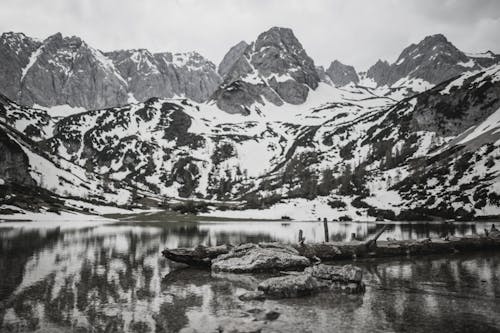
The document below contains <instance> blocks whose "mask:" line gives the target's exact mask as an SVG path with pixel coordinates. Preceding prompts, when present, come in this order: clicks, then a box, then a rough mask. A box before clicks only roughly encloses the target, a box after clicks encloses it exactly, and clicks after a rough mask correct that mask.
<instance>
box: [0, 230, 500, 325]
mask: <svg viewBox="0 0 500 333" xmlns="http://www.w3.org/2000/svg"><path fill="white" fill-rule="evenodd" d="M490 225H491V224H490V223H487V224H486V223H484V224H483V223H477V224H472V223H470V224H467V223H463V224H458V223H455V224H454V225H446V226H445V225H441V224H433V223H430V224H429V223H413V224H408V223H401V224H394V225H391V229H390V230H389V231H387V232H386V233H385V234H384V235H383V236H382V239H385V237H391V238H397V239H409V238H425V237H433V236H438V235H440V234H442V233H444V232H448V233H450V234H455V235H465V234H473V233H479V232H481V233H482V230H483V229H484V228H485V227H486V226H488V227H489V226H490ZM497 227H500V224H499V223H497ZM378 228H380V225H376V224H373V223H329V230H330V239H332V240H350V239H351V237H352V233H355V234H356V238H358V239H366V238H367V237H370V236H371V235H373V234H374V233H375V232H376V231H377V229H378ZM299 229H302V230H304V235H305V237H306V241H322V240H323V237H324V233H323V224H322V223H300V222H290V223H287V222H285V224H282V223H281V222H224V223H209V222H205V223H175V222H169V223H132V222H131V223H121V224H109V223H108V224H98V223H84V222H81V223H76V222H75V223H71V222H70V223H68V222H67V223H60V224H57V223H53V224H51V223H41V222H38V223H37V222H34V223H0V331H1V332H32V331H36V332H68V331H70V332H155V331H156V332H217V330H218V328H219V327H226V328H227V327H230V326H231V325H233V326H235V327H237V328H239V329H240V330H245V329H247V331H252V330H255V329H254V326H255V325H257V324H259V325H260V324H261V323H262V321H257V322H256V321H254V320H253V319H254V318H257V319H261V317H262V313H265V312H266V311H270V310H275V311H277V312H279V313H280V314H281V315H280V317H279V318H278V319H277V320H274V321H268V322H267V323H266V324H263V326H262V327H259V328H261V329H262V332H276V331H279V332H290V331H293V332H302V331H303V332H334V331H365V332H374V331H380V332H392V331H398V332H400V331H407V332H431V331H442V332H453V331H457V332H460V331H463V332H467V331H474V332H498V331H500V319H499V318H500V254H498V253H480V254H474V255H467V256H466V255H452V256H449V257H448V258H446V259H444V258H441V257H422V258H411V259H408V258H405V259H392V260H384V261H380V260H377V261H358V262H356V263H355V264H356V265H359V266H360V267H363V269H364V273H365V282H366V283H367V285H368V286H367V291H366V293H365V294H364V295H342V294H332V293H325V294H322V295H319V296H314V297H307V298H302V299H288V300H272V301H271V300H268V301H265V302H242V301H240V300H239V299H238V297H237V296H238V295H239V294H241V293H243V292H244V291H246V290H250V289H254V288H255V287H256V284H257V283H258V282H259V281H260V280H262V279H263V278H264V277H262V276H246V275H243V276H238V275H227V274H226V275H220V274H219V275H211V274H210V272H209V271H203V270H193V269H183V268H181V267H179V265H176V264H173V263H170V262H168V261H167V260H164V259H163V258H162V257H161V256H160V255H159V252H160V251H161V250H162V249H163V248H165V247H178V246H194V245H197V244H200V243H203V244H206V245H215V244H221V243H225V242H230V243H233V244H237V243H242V242H248V241H275V240H280V241H289V242H295V239H296V238H297V234H298V230H299Z"/></svg>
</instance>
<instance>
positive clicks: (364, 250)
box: [162, 228, 500, 267]
mask: <svg viewBox="0 0 500 333" xmlns="http://www.w3.org/2000/svg"><path fill="white" fill-rule="evenodd" d="M384 231H385V228H383V229H381V230H380V231H379V232H377V234H376V235H375V237H374V238H372V239H370V240H368V241H366V242H360V241H351V242H328V243H312V244H305V243H299V244H294V245H292V246H293V247H294V248H295V249H296V250H297V251H298V252H299V254H300V255H302V256H304V257H307V258H309V259H310V260H311V261H317V259H320V260H322V261H336V260H346V259H355V258H383V257H397V256H408V255H428V254H448V253H455V252H473V251H479V250H500V232H499V231H497V230H495V229H493V228H492V230H491V231H490V232H489V233H488V235H485V236H478V235H471V236H465V237H446V238H444V239H443V238H434V239H430V238H427V239H420V240H391V241H377V239H378V238H379V237H380V235H382V233H383V232H384ZM231 248H232V247H231V246H229V245H223V246H216V247H202V246H199V247H197V248H194V249H183V248H179V249H171V250H169V249H167V250H164V251H163V252H162V253H163V255H164V256H165V257H166V258H168V259H170V260H173V261H176V262H181V263H184V264H188V265H192V266H206V267H209V266H210V265H211V262H212V259H215V258H216V257H218V256H219V255H222V254H226V253H228V252H229V251H230V250H231Z"/></svg>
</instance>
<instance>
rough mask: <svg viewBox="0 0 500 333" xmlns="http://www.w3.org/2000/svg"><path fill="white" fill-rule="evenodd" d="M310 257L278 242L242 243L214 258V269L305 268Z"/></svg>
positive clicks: (247, 270)
mask: <svg viewBox="0 0 500 333" xmlns="http://www.w3.org/2000/svg"><path fill="white" fill-rule="evenodd" d="M309 265H310V261H309V259H307V258H306V257H303V256H301V255H299V254H298V252H297V250H295V249H293V248H291V247H288V246H279V245H277V244H259V245H255V244H252V245H246V244H245V245H242V246H238V247H236V248H234V249H233V250H232V251H231V252H229V253H227V254H223V255H220V256H218V257H217V258H215V259H214V260H212V271H214V272H231V273H251V272H269V271H282V270H291V269H303V268H304V267H307V266H309Z"/></svg>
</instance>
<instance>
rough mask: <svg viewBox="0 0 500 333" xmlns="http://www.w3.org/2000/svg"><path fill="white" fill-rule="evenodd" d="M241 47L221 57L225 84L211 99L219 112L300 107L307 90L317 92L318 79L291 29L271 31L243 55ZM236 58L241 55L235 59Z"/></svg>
mask: <svg viewBox="0 0 500 333" xmlns="http://www.w3.org/2000/svg"><path fill="white" fill-rule="evenodd" d="M243 45H244V44H238V46H236V47H233V48H232V49H231V50H230V51H229V53H228V54H227V55H226V56H225V57H224V59H225V61H223V64H224V67H222V68H223V69H222V71H223V72H222V73H225V76H224V83H223V85H222V86H221V87H220V88H219V90H217V91H216V93H215V94H214V97H213V99H214V100H215V101H216V103H217V105H218V106H219V108H221V109H222V110H224V111H227V112H229V113H243V114H247V113H249V112H250V107H251V106H252V105H254V104H255V105H258V104H261V105H263V104H265V103H266V101H267V102H270V103H272V104H274V105H283V103H290V104H301V103H303V102H304V101H305V100H306V98H307V95H308V93H309V90H310V89H316V88H317V86H318V83H319V81H320V79H319V76H318V73H317V72H316V67H315V65H314V61H313V60H312V59H311V58H310V57H309V56H308V55H307V53H306V51H305V50H304V48H303V47H302V44H301V43H300V42H299V40H298V39H297V38H296V37H295V35H294V34H293V31H292V30H291V29H288V28H279V27H273V28H271V29H269V30H268V31H266V32H263V33H262V34H260V35H259V36H258V37H257V39H256V40H255V41H254V42H253V43H251V44H250V45H248V46H246V47H245V49H244V51H243V52H242V47H243ZM237 54H241V55H240V56H239V58H237V59H235V57H234V55H237ZM228 59H232V60H231V61H229V60H228ZM229 63H232V65H231V66H228V65H227V64H229ZM229 67H230V68H229Z"/></svg>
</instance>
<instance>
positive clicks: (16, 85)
mask: <svg viewBox="0 0 500 333" xmlns="http://www.w3.org/2000/svg"><path fill="white" fill-rule="evenodd" d="M40 45H41V42H40V41H38V40H35V39H32V38H29V37H27V36H26V35H25V34H23V33H13V32H6V33H4V34H2V36H0V78H2V79H1V80H0V92H1V93H2V94H4V95H6V96H7V97H9V98H11V99H14V100H15V99H16V98H17V97H18V94H19V92H20V91H21V81H22V80H21V79H22V75H23V69H24V68H25V67H26V66H27V65H28V63H29V62H30V57H31V54H33V53H34V52H35V51H36V50H37V49H38V48H39V47H40Z"/></svg>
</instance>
